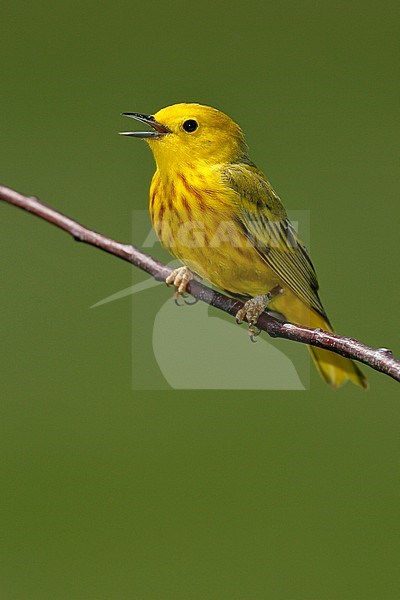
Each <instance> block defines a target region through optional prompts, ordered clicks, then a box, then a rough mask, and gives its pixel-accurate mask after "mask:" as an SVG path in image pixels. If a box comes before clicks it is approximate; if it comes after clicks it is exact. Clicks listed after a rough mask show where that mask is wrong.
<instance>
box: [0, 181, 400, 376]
mask: <svg viewBox="0 0 400 600" xmlns="http://www.w3.org/2000/svg"><path fill="white" fill-rule="evenodd" d="M0 200H4V201H5V202H7V203H8V204H13V205H14V206H18V207H19V208H22V209H23V210H26V211H28V212H31V213H32V214H34V215H36V216H37V217H40V218H41V219H44V220H45V221H48V222H49V223H52V224H53V225H55V226H56V227H59V228H60V229H63V230H64V231H66V232H67V233H69V234H70V235H71V236H72V237H73V238H74V239H75V240H77V241H79V242H84V243H86V244H90V245H91V246H96V247H97V248H100V249H101V250H104V251H105V252H109V253H110V254H114V255H115V256H118V257H119V258H122V259H123V260H126V261H127V262H130V263H132V264H133V265H135V266H136V267H139V269H142V270H143V271H146V273H149V274H150V275H152V276H153V277H154V279H156V280H157V281H164V280H165V279H166V277H167V276H168V275H169V274H170V273H171V271H172V269H170V268H169V267H167V266H166V265H164V264H163V263H161V262H159V261H156V260H154V259H153V258H151V257H150V256H148V255H147V254H144V253H143V252H141V251H140V250H139V249H138V248H135V246H131V245H130V244H121V243H120V242H116V241H115V240H112V239H111V238H108V237H106V236H104V235H102V234H100V233H97V232H95V231H93V230H91V229H88V228H87V227H84V226H83V225H80V224H79V223H77V222H76V221H74V220H73V219H70V218H69V217H66V216H65V215H63V214H61V213H59V212H58V211H56V210H54V209H52V208H50V207H49V206H46V205H45V204H43V203H42V202H39V200H37V199H36V198H34V197H32V196H25V195H23V194H20V193H18V192H16V191H15V190H12V189H10V188H8V187H5V186H2V185H0ZM187 290H188V292H189V293H190V294H191V295H192V296H193V297H194V298H197V299H198V300H201V301H202V302H206V303H207V304H210V305H211V306H215V307H216V308H219V309H220V310H223V311H224V312H226V313H229V314H230V315H232V316H236V313H237V312H238V310H239V309H241V308H242V307H243V303H242V302H240V301H239V300H234V299H232V298H229V297H227V296H225V295H224V294H221V293H219V292H216V291H214V290H212V289H210V288H208V287H207V286H205V285H203V284H202V283H200V282H198V281H195V280H192V281H191V282H190V284H189V285H188V287H187ZM257 327H259V328H260V329H262V330H263V331H266V332H267V333H268V334H269V335H270V336H272V337H280V338H285V339H288V340H292V341H294V342H300V343H302V344H310V345H311V346H317V347H319V348H324V349H325V350H330V351H331V352H336V353H337V354H341V355H342V356H345V357H346V358H351V359H353V360H357V361H359V362H362V363H364V364H365V365H368V366H369V367H371V368H372V369H375V371H380V372H381V373H385V374H386V375H389V376H390V377H393V379H395V380H396V381H400V361H398V360H396V359H395V358H394V357H393V356H392V352H391V351H390V350H388V349H387V348H377V349H374V348H370V347H369V346H365V345H364V344H362V343H361V342H359V341H357V340H355V339H353V338H348V337H343V336H339V335H336V334H334V333H328V332H327V331H321V330H319V329H309V328H308V327H302V326H300V325H292V324H291V323H282V322H281V321H278V320H277V319H274V318H273V317H271V316H270V315H268V314H267V313H263V314H262V315H261V316H260V318H259V320H258V323H257Z"/></svg>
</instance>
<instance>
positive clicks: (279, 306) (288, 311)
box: [271, 290, 368, 389]
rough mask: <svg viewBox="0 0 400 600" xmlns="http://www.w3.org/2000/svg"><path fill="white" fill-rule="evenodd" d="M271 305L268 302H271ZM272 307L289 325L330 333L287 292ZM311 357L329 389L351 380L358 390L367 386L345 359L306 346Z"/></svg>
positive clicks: (325, 323)
mask: <svg viewBox="0 0 400 600" xmlns="http://www.w3.org/2000/svg"><path fill="white" fill-rule="evenodd" d="M271 305H272V302H271ZM273 308H274V309H275V308H276V310H278V311H279V312H281V313H282V314H283V315H285V318H286V319H287V320H288V321H289V322H290V323H298V324H300V325H305V326H306V327H311V328H312V329H322V330H324V331H330V332H331V333H334V330H333V328H332V326H331V324H330V323H329V321H328V319H327V318H324V317H323V316H322V315H320V314H319V313H317V312H315V311H314V310H312V309H310V307H309V306H307V305H306V304H304V303H303V302H302V301H301V300H300V298H298V297H297V296H296V295H295V294H294V293H291V292H290V291H289V290H286V291H285V294H283V295H282V296H278V297H277V298H276V300H275V304H274V305H273ZM308 348H309V350H310V354H311V357H312V359H313V361H314V364H315V366H316V367H317V370H318V372H319V374H320V375H321V377H322V379H324V380H325V381H326V382H327V383H329V385H331V386H332V387H335V388H338V387H340V386H341V385H343V384H344V383H346V381H352V382H353V383H355V384H356V385H359V386H360V387H362V388H365V389H366V388H367V387H368V381H367V379H366V377H364V375H363V374H362V372H361V371H360V369H359V368H358V367H357V365H356V364H355V362H353V361H352V360H350V359H348V358H344V357H343V356H340V354H336V353H335V352H330V351H329V350H322V348H316V347H315V346H308Z"/></svg>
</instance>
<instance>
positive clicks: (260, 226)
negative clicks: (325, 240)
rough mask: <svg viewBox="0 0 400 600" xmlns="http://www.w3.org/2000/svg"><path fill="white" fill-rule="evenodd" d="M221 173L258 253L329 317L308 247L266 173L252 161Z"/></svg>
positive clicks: (308, 300)
mask: <svg viewBox="0 0 400 600" xmlns="http://www.w3.org/2000/svg"><path fill="white" fill-rule="evenodd" d="M221 174H222V177H223V180H224V181H225V183H227V184H228V185H229V187H230V188H231V189H232V190H233V191H234V192H235V193H236V195H237V206H236V209H237V212H236V216H237V219H238V223H239V225H240V227H241V228H242V230H243V231H244V233H245V235H246V237H247V238H248V239H249V240H250V241H251V243H252V244H253V246H254V247H255V248H256V250H257V252H258V253H259V254H260V256H262V258H263V259H264V260H265V262H266V263H267V264H268V266H269V267H270V268H271V269H272V270H273V271H274V272H275V273H276V274H277V275H278V277H279V278H280V279H281V280H282V282H283V283H285V284H286V285H287V286H289V287H290V288H291V289H292V290H293V292H295V293H296V294H297V295H298V296H299V298H301V300H302V301H303V302H304V303H305V304H307V305H309V306H311V307H312V308H313V309H314V310H316V311H317V312H318V313H320V314H321V315H322V316H323V317H324V318H327V317H326V313H325V311H324V308H323V306H322V304H321V301H320V299H319V296H318V280H317V276H316V273H315V270H314V267H313V265H312V263H311V260H310V258H309V256H308V253H307V250H306V248H305V246H304V244H303V243H302V241H301V240H300V238H299V237H298V235H297V232H296V231H295V229H294V227H293V225H292V224H291V222H290V221H289V219H288V217H287V214H286V211H285V209H284V207H283V205H282V203H281V201H280V199H279V197H278V196H277V195H276V194H275V192H274V190H273V189H272V187H271V186H270V184H269V183H268V181H267V180H266V178H265V176H264V175H263V173H262V172H261V171H259V170H258V169H257V168H256V167H255V166H254V165H252V164H245V163H235V164H232V165H228V166H224V167H223V168H222V171H221Z"/></svg>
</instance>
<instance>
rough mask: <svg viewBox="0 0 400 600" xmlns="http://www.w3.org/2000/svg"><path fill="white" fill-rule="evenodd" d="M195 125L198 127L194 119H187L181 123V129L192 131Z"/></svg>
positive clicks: (194, 129) (195, 127)
mask: <svg viewBox="0 0 400 600" xmlns="http://www.w3.org/2000/svg"><path fill="white" fill-rule="evenodd" d="M197 127H198V124H197V121H195V120H194V119H188V120H187V121H185V122H184V124H183V129H184V130H185V131H187V132H188V133H192V131H196V129H197Z"/></svg>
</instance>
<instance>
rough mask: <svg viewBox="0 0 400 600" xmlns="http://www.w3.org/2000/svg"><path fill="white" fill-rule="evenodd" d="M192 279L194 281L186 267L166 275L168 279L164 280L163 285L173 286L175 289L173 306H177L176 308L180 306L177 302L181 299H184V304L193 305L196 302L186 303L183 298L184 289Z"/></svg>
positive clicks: (184, 294)
mask: <svg viewBox="0 0 400 600" xmlns="http://www.w3.org/2000/svg"><path fill="white" fill-rule="evenodd" d="M192 279H194V275H193V273H192V271H191V270H190V269H188V267H179V268H178V269H174V270H173V271H172V273H170V275H168V277H167V278H166V280H165V283H166V284H167V285H173V286H174V287H175V292H174V300H175V304H178V306H180V304H179V300H180V299H181V298H183V299H184V302H185V304H195V303H196V302H197V300H196V299H195V300H194V302H192V301H190V302H188V301H187V300H186V299H185V297H186V296H187V293H186V288H187V286H188V283H189V282H190V281H191V280H192Z"/></svg>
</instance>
